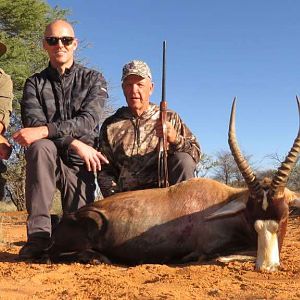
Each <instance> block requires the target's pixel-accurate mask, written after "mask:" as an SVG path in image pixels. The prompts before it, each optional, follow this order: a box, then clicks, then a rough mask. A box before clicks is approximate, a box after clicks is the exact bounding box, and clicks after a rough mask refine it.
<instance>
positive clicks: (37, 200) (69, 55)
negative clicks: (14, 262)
mask: <svg viewBox="0 0 300 300" xmlns="http://www.w3.org/2000/svg"><path fill="white" fill-rule="evenodd" d="M43 46H44V49H45V50H46V51H47V53H48V56H49V60H50V63H49V66H48V67H47V68H46V69H45V70H43V71H42V72H41V73H38V74H35V75H33V76H31V77H30V78H28V79H27V81H26V83H25V87H24V93H23V98H22V101H21V116H22V122H23V126H24V128H22V129H21V130H19V131H17V132H16V133H14V135H13V137H14V139H15V141H16V142H17V143H19V144H20V145H21V146H24V147H26V148H27V149H26V152H25V157H26V186H25V197H26V208H27V211H28V214H29V215H28V220H27V235H28V241H27V243H26V244H25V245H24V246H23V247H22V249H21V250H20V253H19V256H20V258H21V259H29V260H30V259H38V258H40V257H41V256H42V255H43V253H44V251H45V250H46V249H47V248H48V246H49V243H50V236H51V229H52V228H51V218H50V209H51V206H52V201H53V198H54V193H55V191H56V188H58V189H59V190H60V193H61V201H62V208H63V212H64V213H67V212H72V211H75V210H77V209H78V208H79V207H81V206H83V205H85V204H87V203H90V202H93V200H94V194H95V187H96V186H95V176H94V173H95V172H96V171H97V170H100V169H101V163H102V162H106V159H105V158H104V157H103V156H102V155H101V153H99V152H98V151H97V150H95V149H94V148H93V146H94V147H95V146H96V142H97V139H98V132H99V131H98V124H99V121H100V116H101V112H102V108H103V106H104V102H105V101H106V98H107V92H106V83H105V80H104V78H103V76H102V75H101V74H100V73H99V72H97V71H95V70H91V69H88V68H85V67H83V66H81V65H78V64H76V63H75V62H74V51H75V49H76V48H77V40H76V38H75V35H74V30H73V28H72V26H71V25H70V24H69V23H68V22H66V21H63V20H56V21H54V22H52V23H50V24H49V25H48V26H47V27H46V30H45V34H44V40H43Z"/></svg>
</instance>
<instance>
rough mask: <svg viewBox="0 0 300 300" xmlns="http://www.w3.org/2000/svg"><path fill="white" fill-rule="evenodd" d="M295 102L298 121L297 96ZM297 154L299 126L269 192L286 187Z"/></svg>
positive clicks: (299, 109)
mask: <svg viewBox="0 0 300 300" xmlns="http://www.w3.org/2000/svg"><path fill="white" fill-rule="evenodd" d="M296 100H297V104H298V113H299V119H300V102H299V99H298V96H296ZM299 153H300V124H299V130H298V135H297V137H296V139H295V141H294V144H293V147H292V148H291V150H290V152H289V154H288V155H287V156H286V158H285V160H284V162H282V163H281V166H280V168H279V169H278V171H277V173H276V174H275V175H274V177H273V180H272V183H271V186H270V191H272V192H273V193H274V194H276V192H277V191H278V189H279V187H285V186H286V183H287V180H288V178H289V175H290V173H291V170H292V169H293V167H294V165H295V163H296V161H297V157H298V154H299Z"/></svg>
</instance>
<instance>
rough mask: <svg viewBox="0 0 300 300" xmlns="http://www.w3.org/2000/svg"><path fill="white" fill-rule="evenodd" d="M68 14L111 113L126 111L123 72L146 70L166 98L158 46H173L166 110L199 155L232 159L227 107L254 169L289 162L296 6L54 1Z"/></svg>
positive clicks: (297, 54)
mask: <svg viewBox="0 0 300 300" xmlns="http://www.w3.org/2000/svg"><path fill="white" fill-rule="evenodd" d="M48 3H49V4H50V5H51V6H56V5H58V6H59V7H61V8H68V9H70V11H71V14H70V17H69V19H70V20H73V21H77V24H76V25H75V31H76V35H77V37H78V38H79V40H80V41H82V42H83V43H87V42H88V43H89V44H90V47H88V48H86V49H83V50H82V51H81V53H80V56H82V57H85V58H86V60H87V62H88V65H89V66H90V67H93V68H97V69H99V70H101V71H102V72H103V74H104V76H105V78H106V79H107V81H108V82H109V86H110V97H111V99H112V101H113V103H114V106H115V107H119V106H122V105H125V99H124V97H123V94H122V90H121V86H120V77H121V69H122V66H123V65H124V64H125V63H126V62H128V61H130V60H132V59H141V60H144V61H146V62H147V63H148V64H149V66H150V68H151V70H152V75H153V79H154V83H155V84H156V85H155V87H156V90H155V92H154V94H153V95H152V101H153V102H155V103H159V101H160V98H161V66H162V42H163V40H166V41H167V87H166V95H167V97H166V98H167V101H168V107H169V108H171V109H173V110H175V111H177V112H178V113H179V114H180V116H181V117H182V119H183V120H184V121H185V123H187V125H188V127H189V128H190V129H191V130H192V131H193V133H194V134H195V135H196V136H197V138H198V140H199V142H200V144H201V146H202V149H203V152H205V153H206V154H209V155H214V154H215V153H216V152H218V151H220V150H228V149H229V148H228V145H227V130H228V120H229V113H230V107H231V102H232V99H233V97H234V96H237V98H238V102H237V120H236V126H237V137H238V141H239V144H240V147H241V148H242V150H244V151H245V152H246V153H247V154H250V155H253V162H255V163H256V166H262V167H268V166H270V165H271V164H272V162H271V161H270V160H268V159H266V158H265V156H266V155H267V154H273V153H277V154H278V155H280V156H284V155H285V154H286V153H287V152H288V151H289V149H290V147H291V146H292V143H293V141H294V139H295V136H296V134H297V132H298V126H299V125H298V123H299V121H298V112H297V105H296V100H295V96H296V94H298V95H299V94H300V80H299V79H300V72H299V70H300V69H299V66H300V51H299V50H300V22H299V12H300V1H297V0H285V1H279V0H265V1H259V0H252V1H241V0H226V1H222V0H210V1H208V0H207V1H201V0H185V1H184V0H181V1H179V0H151V1H150V0H148V1H146V0H139V1H137V0H127V1H121V0H119V1H117V0H110V1H102V0H85V1H82V0H49V1H48Z"/></svg>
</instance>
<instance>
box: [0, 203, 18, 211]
mask: <svg viewBox="0 0 300 300" xmlns="http://www.w3.org/2000/svg"><path fill="white" fill-rule="evenodd" d="M7 211H17V208H16V206H15V205H14V204H13V203H12V202H11V201H10V202H6V201H0V212H7Z"/></svg>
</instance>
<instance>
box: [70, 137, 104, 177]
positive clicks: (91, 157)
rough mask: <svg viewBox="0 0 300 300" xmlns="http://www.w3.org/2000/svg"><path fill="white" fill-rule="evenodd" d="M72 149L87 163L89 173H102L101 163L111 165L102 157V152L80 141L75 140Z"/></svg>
mask: <svg viewBox="0 0 300 300" xmlns="http://www.w3.org/2000/svg"><path fill="white" fill-rule="evenodd" d="M70 147H71V149H73V150H74V151H75V153H76V154H78V155H79V156H80V158H81V159H83V160H84V161H85V164H86V167H87V169H88V171H93V172H94V173H95V172H97V171H101V163H105V164H108V163H109V161H108V160H107V158H106V157H105V156H104V155H102V154H101V152H99V151H97V150H95V149H94V148H93V147H91V146H88V145H87V144H85V143H83V142H81V141H79V140H73V141H72V142H71V144H70Z"/></svg>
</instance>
